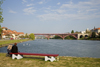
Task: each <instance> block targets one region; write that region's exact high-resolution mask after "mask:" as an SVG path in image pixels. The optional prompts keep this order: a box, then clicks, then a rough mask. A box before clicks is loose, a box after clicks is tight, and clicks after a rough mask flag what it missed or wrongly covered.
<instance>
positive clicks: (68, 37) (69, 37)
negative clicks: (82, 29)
mask: <svg viewBox="0 0 100 67" xmlns="http://www.w3.org/2000/svg"><path fill="white" fill-rule="evenodd" d="M65 39H76V38H75V37H73V36H67V37H65Z"/></svg>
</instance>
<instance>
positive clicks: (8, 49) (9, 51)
mask: <svg viewBox="0 0 100 67" xmlns="http://www.w3.org/2000/svg"><path fill="white" fill-rule="evenodd" d="M11 49H12V45H8V47H7V52H8V53H7V55H6V56H11V55H10V53H11Z"/></svg>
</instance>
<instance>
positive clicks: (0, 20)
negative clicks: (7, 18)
mask: <svg viewBox="0 0 100 67" xmlns="http://www.w3.org/2000/svg"><path fill="white" fill-rule="evenodd" d="M3 1H4V0H1V1H0V23H3V19H4V18H3V17H2V12H3V10H2V8H1V5H2V3H3Z"/></svg>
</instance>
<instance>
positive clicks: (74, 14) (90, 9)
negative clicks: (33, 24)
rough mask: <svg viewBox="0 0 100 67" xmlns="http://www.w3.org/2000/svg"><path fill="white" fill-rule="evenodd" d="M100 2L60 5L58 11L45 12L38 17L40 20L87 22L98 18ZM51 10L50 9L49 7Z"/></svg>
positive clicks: (99, 15)
mask: <svg viewBox="0 0 100 67" xmlns="http://www.w3.org/2000/svg"><path fill="white" fill-rule="evenodd" d="M99 6H100V0H98V1H95V0H88V1H84V2H78V3H77V4H76V3H73V2H72V1H70V2H69V3H66V4H62V5H61V6H60V7H59V8H58V9H53V10H52V9H51V10H46V11H45V12H46V14H42V15H38V16H37V17H38V18H39V19H41V20H44V21H45V20H66V19H68V20H77V19H78V20H88V19H95V18H100V7H99ZM51 8H52V7H51Z"/></svg>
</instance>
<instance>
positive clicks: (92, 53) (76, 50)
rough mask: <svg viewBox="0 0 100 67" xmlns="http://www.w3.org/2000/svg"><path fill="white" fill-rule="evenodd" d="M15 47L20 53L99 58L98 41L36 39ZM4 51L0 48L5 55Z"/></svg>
mask: <svg viewBox="0 0 100 67" xmlns="http://www.w3.org/2000/svg"><path fill="white" fill-rule="evenodd" d="M17 46H18V50H19V51H20V52H27V53H46V54H59V56H74V57H93V58H100V41H92V40H58V39H50V40H47V39H36V40H34V41H27V42H23V43H18V44H17ZM6 49H7V47H2V48H0V53H7V51H6Z"/></svg>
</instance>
